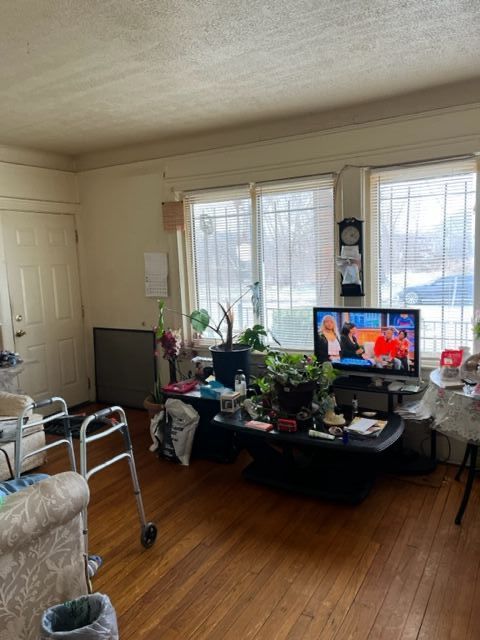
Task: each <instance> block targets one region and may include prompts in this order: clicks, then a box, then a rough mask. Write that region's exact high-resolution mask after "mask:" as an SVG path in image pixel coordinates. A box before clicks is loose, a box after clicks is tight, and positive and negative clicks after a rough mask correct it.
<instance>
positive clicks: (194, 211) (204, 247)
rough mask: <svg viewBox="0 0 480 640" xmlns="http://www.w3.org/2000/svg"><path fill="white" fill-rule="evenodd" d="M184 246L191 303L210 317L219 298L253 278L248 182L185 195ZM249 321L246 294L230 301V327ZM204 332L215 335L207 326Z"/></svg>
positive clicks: (215, 316) (216, 316)
mask: <svg viewBox="0 0 480 640" xmlns="http://www.w3.org/2000/svg"><path fill="white" fill-rule="evenodd" d="M185 207H186V213H187V216H186V218H187V237H188V242H187V247H188V251H189V254H190V256H189V257H190V266H191V269H192V283H191V284H192V285H193V296H192V297H193V300H192V304H193V305H194V307H193V308H203V309H206V310H207V311H208V312H209V313H210V316H211V318H212V321H213V322H214V323H218V322H219V320H220V318H221V316H222V311H221V309H220V307H219V304H218V303H221V304H223V305H228V304H229V303H230V304H231V303H233V302H234V301H235V300H236V299H237V298H238V297H239V296H241V295H242V293H243V292H244V291H245V290H246V289H247V287H248V286H249V285H251V284H252V282H254V278H253V272H252V264H253V262H252V204H251V197H250V191H249V187H248V186H247V185H244V186H240V187H234V188H229V189H218V190H212V191H210V190H209V191H200V192H196V193H191V194H188V195H187V196H186V197H185ZM251 324H253V310H252V304H251V301H250V298H249V296H245V297H244V298H243V299H242V300H241V301H240V302H239V303H238V304H237V305H235V318H234V328H235V331H237V332H238V331H241V330H242V329H244V328H246V327H247V326H249V325H251ZM203 336H204V337H205V338H217V337H218V336H216V334H215V333H214V332H213V331H210V330H207V331H206V332H205V333H204V334H203Z"/></svg>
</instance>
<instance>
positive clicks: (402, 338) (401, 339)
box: [395, 329, 410, 370]
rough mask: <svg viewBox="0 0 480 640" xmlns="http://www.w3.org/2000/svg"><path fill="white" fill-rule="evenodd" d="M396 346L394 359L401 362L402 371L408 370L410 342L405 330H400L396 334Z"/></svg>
mask: <svg viewBox="0 0 480 640" xmlns="http://www.w3.org/2000/svg"><path fill="white" fill-rule="evenodd" d="M397 340H398V346H397V351H396V354H395V357H396V358H398V359H399V360H400V362H401V365H402V369H407V370H408V366H409V365H408V352H409V351H410V340H409V339H408V337H407V332H406V331H405V329H400V331H399V332H398V334H397Z"/></svg>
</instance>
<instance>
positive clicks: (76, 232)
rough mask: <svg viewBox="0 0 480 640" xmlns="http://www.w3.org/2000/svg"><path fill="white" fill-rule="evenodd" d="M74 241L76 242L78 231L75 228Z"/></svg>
mask: <svg viewBox="0 0 480 640" xmlns="http://www.w3.org/2000/svg"><path fill="white" fill-rule="evenodd" d="M75 242H76V243H77V244H78V231H77V230H76V229H75Z"/></svg>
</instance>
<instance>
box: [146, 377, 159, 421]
mask: <svg viewBox="0 0 480 640" xmlns="http://www.w3.org/2000/svg"><path fill="white" fill-rule="evenodd" d="M143 406H144V407H145V409H146V410H147V411H148V415H149V417H150V418H153V416H156V415H157V413H160V411H162V410H163V393H162V385H161V382H160V378H157V379H156V380H155V384H154V385H153V389H152V391H151V393H149V394H148V396H147V397H146V398H145V400H144V401H143Z"/></svg>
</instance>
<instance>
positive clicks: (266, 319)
mask: <svg viewBox="0 0 480 640" xmlns="http://www.w3.org/2000/svg"><path fill="white" fill-rule="evenodd" d="M185 203H186V210H187V214H188V215H187V219H188V245H189V250H190V256H191V265H192V288H193V296H192V298H193V300H192V304H193V305H194V306H195V307H199V308H201V307H203V308H205V309H207V310H208V311H209V313H210V314H211V315H212V316H213V318H214V320H217V321H218V319H219V318H220V315H221V310H220V308H219V306H218V303H219V302H220V303H222V304H225V303H232V302H234V301H235V300H236V299H237V298H238V297H239V296H240V295H241V294H242V293H243V292H244V291H245V290H246V289H247V287H248V285H250V284H252V283H253V282H256V281H260V283H261V286H260V290H261V298H262V299H261V314H260V317H259V318H254V314H253V309H252V304H251V301H250V298H249V296H248V295H247V296H245V297H244V298H242V300H241V301H240V303H239V304H238V305H236V307H235V331H236V332H239V331H241V330H242V329H244V328H246V327H247V326H251V325H252V324H253V323H254V322H257V321H258V322H260V323H262V324H263V325H264V326H265V327H266V328H267V329H268V330H269V331H270V332H271V334H272V335H273V336H275V338H276V339H277V340H278V341H279V342H280V344H281V345H282V347H284V348H298V349H306V348H308V349H312V348H313V334H312V333H313V332H312V307H313V306H316V305H322V304H326V305H328V304H332V303H333V298H334V217H333V178H332V176H330V175H329V176H320V177H316V178H308V179H301V180H291V181H276V182H270V183H262V184H255V185H251V186H250V188H249V187H243V188H241V187H240V188H235V189H222V190H214V191H205V192H196V193H191V194H189V195H188V196H186V198H185ZM204 335H205V337H207V338H213V337H214V335H213V333H211V334H208V333H205V334H204Z"/></svg>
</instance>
